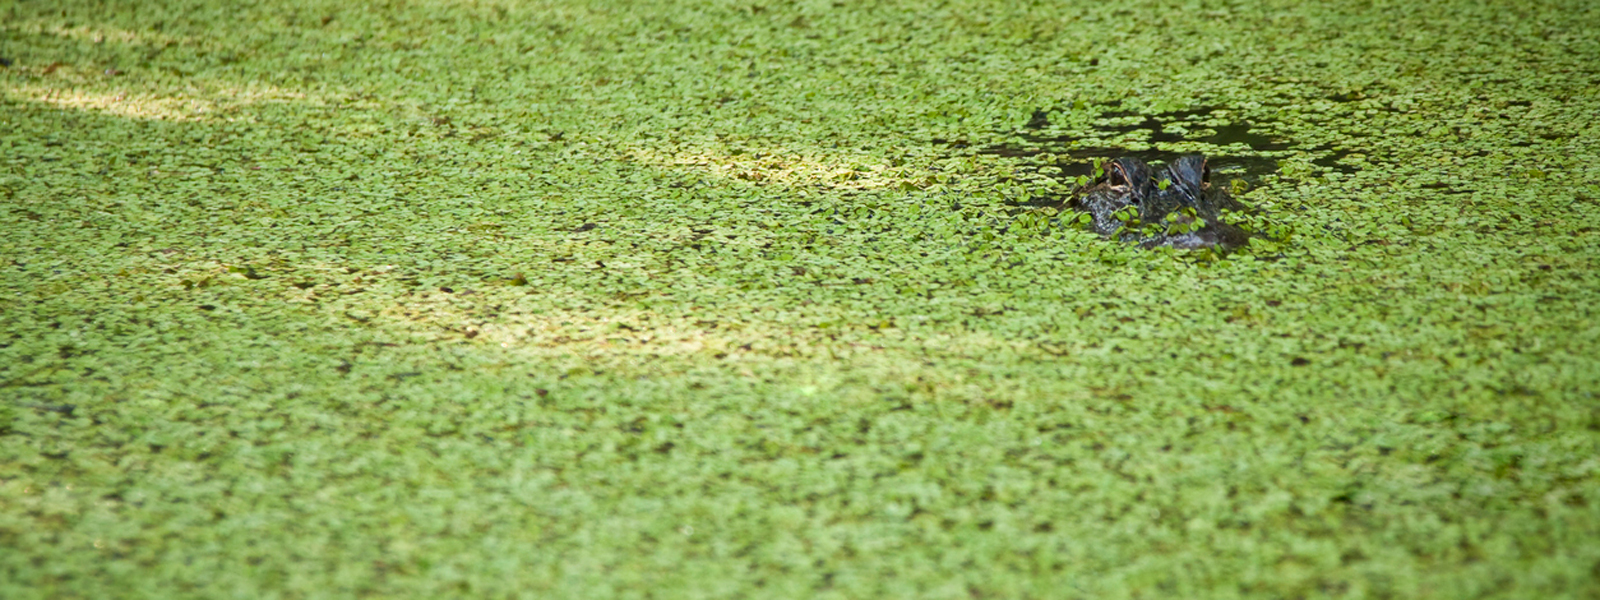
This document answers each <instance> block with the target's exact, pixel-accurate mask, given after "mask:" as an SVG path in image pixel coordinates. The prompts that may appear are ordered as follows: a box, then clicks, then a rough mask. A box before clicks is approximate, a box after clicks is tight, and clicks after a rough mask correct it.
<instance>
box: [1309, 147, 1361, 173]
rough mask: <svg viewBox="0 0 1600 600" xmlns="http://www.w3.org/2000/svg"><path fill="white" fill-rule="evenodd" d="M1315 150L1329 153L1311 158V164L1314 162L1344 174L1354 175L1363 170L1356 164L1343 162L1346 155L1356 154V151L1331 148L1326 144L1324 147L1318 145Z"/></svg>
mask: <svg viewBox="0 0 1600 600" xmlns="http://www.w3.org/2000/svg"><path fill="white" fill-rule="evenodd" d="M1313 152H1326V153H1327V154H1324V155H1323V156H1321V157H1318V158H1313V159H1311V164H1313V165H1316V166H1319V167H1322V168H1324V169H1327V170H1329V171H1335V172H1338V173H1342V174H1345V175H1354V174H1355V173H1356V172H1357V171H1360V170H1361V169H1358V168H1356V167H1355V165H1349V164H1345V163H1344V162H1342V161H1344V159H1345V158H1346V157H1348V156H1350V155H1351V154H1355V152H1354V151H1351V150H1331V149H1329V148H1327V147H1326V146H1323V147H1318V148H1315V149H1313Z"/></svg>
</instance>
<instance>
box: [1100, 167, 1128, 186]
mask: <svg viewBox="0 0 1600 600" xmlns="http://www.w3.org/2000/svg"><path fill="white" fill-rule="evenodd" d="M1106 178H1107V181H1108V182H1110V183H1111V187H1114V188H1121V189H1128V188H1130V187H1132V182H1131V181H1129V178H1128V172H1127V171H1126V170H1124V169H1123V167H1122V165H1121V164H1118V163H1111V168H1110V169H1107V170H1106Z"/></svg>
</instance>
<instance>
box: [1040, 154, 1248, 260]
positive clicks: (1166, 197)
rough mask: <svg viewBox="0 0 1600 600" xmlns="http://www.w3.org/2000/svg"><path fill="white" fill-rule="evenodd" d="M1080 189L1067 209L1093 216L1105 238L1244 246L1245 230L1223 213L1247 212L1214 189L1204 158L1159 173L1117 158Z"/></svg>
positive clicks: (1184, 245)
mask: <svg viewBox="0 0 1600 600" xmlns="http://www.w3.org/2000/svg"><path fill="white" fill-rule="evenodd" d="M1102 170H1103V173H1102V174H1101V175H1100V176H1099V178H1098V179H1097V180H1095V182H1094V183H1093V184H1091V185H1090V186H1089V187H1087V188H1084V189H1082V190H1080V191H1079V192H1078V193H1077V194H1075V195H1074V196H1073V198H1072V199H1071V200H1069V201H1068V202H1067V206H1068V207H1071V208H1073V209H1076V210H1080V211H1083V212H1086V213H1088V214H1089V217H1090V226H1091V227H1093V228H1094V230H1095V231H1096V232H1098V233H1100V234H1101V235H1104V236H1106V237H1109V238H1113V239H1120V240H1123V241H1128V242H1138V243H1139V244H1140V245H1141V246H1144V247H1146V248H1154V247H1157V246H1170V247H1173V248H1184V249H1193V248H1220V249H1229V248H1234V247H1238V246H1243V245H1244V244H1245V243H1246V242H1247V241H1248V240H1249V237H1250V236H1249V234H1248V233H1246V232H1245V231H1244V230H1242V229H1239V228H1238V227H1235V226H1233V225H1230V224H1228V223H1225V222H1223V221H1222V219H1221V217H1222V211H1223V210H1236V211H1237V210H1244V206H1243V205H1242V204H1239V202H1237V201H1235V200H1234V199H1233V198H1232V197H1231V196H1229V195H1228V192H1227V191H1225V190H1223V189H1222V188H1221V187H1218V186H1213V185H1211V170H1210V169H1209V168H1208V167H1207V166H1206V159H1205V157H1203V156H1200V155H1189V156H1183V157H1180V158H1178V159H1177V160H1174V161H1172V162H1171V163H1170V164H1168V165H1167V166H1166V168H1164V169H1162V170H1161V171H1159V172H1157V171H1156V170H1155V169H1153V168H1152V167H1151V166H1150V165H1148V164H1146V163H1145V162H1144V161H1142V160H1139V159H1137V158H1128V157H1124V158H1118V159H1115V160H1112V161H1111V162H1109V163H1106V164H1105V165H1104V166H1103V169H1102Z"/></svg>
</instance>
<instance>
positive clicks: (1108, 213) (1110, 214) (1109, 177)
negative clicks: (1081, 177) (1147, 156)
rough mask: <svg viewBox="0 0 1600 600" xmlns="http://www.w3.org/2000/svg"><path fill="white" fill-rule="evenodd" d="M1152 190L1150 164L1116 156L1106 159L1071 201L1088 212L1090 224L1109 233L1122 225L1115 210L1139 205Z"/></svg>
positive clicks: (1153, 189) (1106, 234)
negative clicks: (1098, 175) (1094, 178)
mask: <svg viewBox="0 0 1600 600" xmlns="http://www.w3.org/2000/svg"><path fill="white" fill-rule="evenodd" d="M1155 191H1156V184H1155V179H1154V178H1152V177H1151V174H1150V165H1147V164H1145V162H1144V161H1142V160H1139V159H1137V158H1119V159H1116V160H1113V161H1111V162H1110V163H1107V164H1106V165H1105V174H1104V175H1103V176H1101V178H1100V180H1099V181H1097V182H1095V185H1093V186H1091V187H1089V188H1088V189H1086V190H1084V192H1083V194H1081V195H1080V196H1078V197H1077V198H1076V199H1075V200H1074V202H1073V203H1074V205H1075V207H1076V208H1078V209H1079V210H1082V211H1085V212H1088V213H1089V215H1090V216H1091V217H1092V218H1093V221H1091V223H1090V224H1091V226H1092V227H1094V230H1095V231H1096V232H1097V233H1099V234H1100V235H1104V236H1111V235H1115V234H1116V233H1117V230H1119V229H1122V226H1123V225H1124V223H1123V221H1122V220H1119V219H1117V218H1116V213H1117V211H1119V210H1122V209H1123V208H1126V207H1128V206H1138V205H1139V204H1140V203H1141V202H1142V201H1143V199H1144V198H1146V197H1148V196H1150V195H1151V194H1152V193H1153V192H1155Z"/></svg>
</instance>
